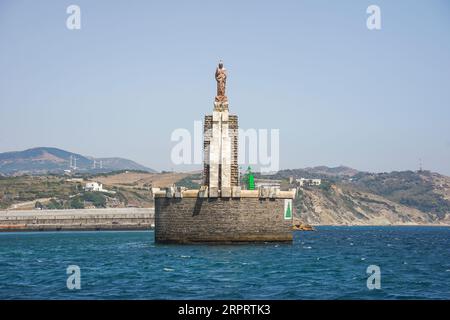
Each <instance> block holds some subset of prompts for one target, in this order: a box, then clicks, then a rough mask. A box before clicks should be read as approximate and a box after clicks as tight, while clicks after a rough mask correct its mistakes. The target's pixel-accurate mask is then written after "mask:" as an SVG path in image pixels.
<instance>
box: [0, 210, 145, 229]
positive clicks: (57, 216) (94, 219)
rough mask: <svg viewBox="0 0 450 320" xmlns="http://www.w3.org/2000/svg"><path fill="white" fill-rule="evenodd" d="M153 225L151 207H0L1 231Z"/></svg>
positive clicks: (135, 227) (136, 227) (143, 226)
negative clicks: (12, 208) (25, 208)
mask: <svg viewBox="0 0 450 320" xmlns="http://www.w3.org/2000/svg"><path fill="white" fill-rule="evenodd" d="M153 226H154V209H153V208H145V209H141V208H117V209H76V210H75V209H74V210H24V211H16V210H10V211H6V210H5V211H0V232H2V231H58V230H147V229H151V228H152V227H153Z"/></svg>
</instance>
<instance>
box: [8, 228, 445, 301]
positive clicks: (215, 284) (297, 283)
mask: <svg viewBox="0 0 450 320" xmlns="http://www.w3.org/2000/svg"><path fill="white" fill-rule="evenodd" d="M317 229H318V231H317V232H295V234H294V242H293V244H274V243H266V244H241V245H157V244H155V243H154V239H153V238H154V233H153V231H140V232H137V231H136V232H42V233H1V234H0V299H450V228H448V227H319V228H317ZM69 265H77V266H79V267H80V270H81V289H80V290H69V289H68V288H67V286H66V281H67V277H68V275H67V274H66V269H67V267H68V266H69ZM369 265H377V266H379V267H380V271H381V289H379V290H377V289H374V290H369V289H368V288H367V284H366V283H367V278H368V274H367V273H366V269H367V267H368V266H369Z"/></svg>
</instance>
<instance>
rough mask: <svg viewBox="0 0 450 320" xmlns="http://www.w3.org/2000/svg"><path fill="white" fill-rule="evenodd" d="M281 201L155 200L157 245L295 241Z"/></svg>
mask: <svg viewBox="0 0 450 320" xmlns="http://www.w3.org/2000/svg"><path fill="white" fill-rule="evenodd" d="M285 200H286V199H281V198H259V197H244V198H221V197H219V198H200V197H192V198H186V197H184V198H169V197H164V196H160V197H156V198H155V241H156V242H157V243H196V242H200V243H208V242H215V243H234V242H269V241H276V242H291V241H292V218H289V219H285V216H284V208H285Z"/></svg>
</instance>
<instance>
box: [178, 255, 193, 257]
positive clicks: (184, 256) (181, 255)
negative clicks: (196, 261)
mask: <svg viewBox="0 0 450 320" xmlns="http://www.w3.org/2000/svg"><path fill="white" fill-rule="evenodd" d="M180 257H181V258H190V257H191V256H184V255H181V256H180Z"/></svg>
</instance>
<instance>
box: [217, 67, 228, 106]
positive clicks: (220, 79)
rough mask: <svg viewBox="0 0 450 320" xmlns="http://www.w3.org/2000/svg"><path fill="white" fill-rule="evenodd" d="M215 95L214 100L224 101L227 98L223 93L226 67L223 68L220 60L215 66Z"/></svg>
mask: <svg viewBox="0 0 450 320" xmlns="http://www.w3.org/2000/svg"><path fill="white" fill-rule="evenodd" d="M216 81H217V95H216V102H226V101H227V100H228V98H227V96H226V95H225V87H226V82H227V69H225V68H224V66H223V62H222V60H220V62H219V66H218V67H217V68H216Z"/></svg>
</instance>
